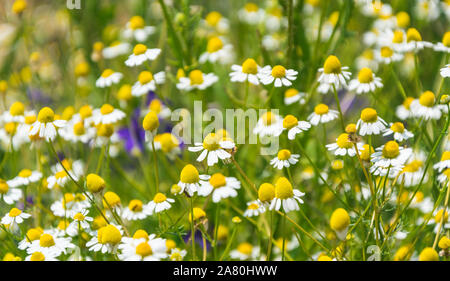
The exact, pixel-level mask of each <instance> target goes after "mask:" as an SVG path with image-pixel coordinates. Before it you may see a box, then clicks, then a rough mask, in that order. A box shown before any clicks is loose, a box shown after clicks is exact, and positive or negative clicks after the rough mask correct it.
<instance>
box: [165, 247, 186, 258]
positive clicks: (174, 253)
mask: <svg viewBox="0 0 450 281" xmlns="http://www.w3.org/2000/svg"><path fill="white" fill-rule="evenodd" d="M186 254H187V251H186V250H180V249H178V248H174V249H171V250H170V254H169V260H171V261H182V260H183V259H184V257H185V256H186Z"/></svg>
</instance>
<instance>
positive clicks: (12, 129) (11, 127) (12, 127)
mask: <svg viewBox="0 0 450 281" xmlns="http://www.w3.org/2000/svg"><path fill="white" fill-rule="evenodd" d="M17 126H18V124H17V123H15V122H9V123H6V124H5V131H6V133H7V134H8V135H10V136H13V135H15V134H16V132H17Z"/></svg>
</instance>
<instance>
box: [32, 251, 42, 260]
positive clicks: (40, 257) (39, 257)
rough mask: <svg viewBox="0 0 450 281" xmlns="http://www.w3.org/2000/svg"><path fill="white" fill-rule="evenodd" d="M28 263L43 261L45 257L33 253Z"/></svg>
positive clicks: (38, 253) (39, 253)
mask: <svg viewBox="0 0 450 281" xmlns="http://www.w3.org/2000/svg"><path fill="white" fill-rule="evenodd" d="M30 261H45V256H44V254H42V253H41V252H34V253H32V254H31V257H30Z"/></svg>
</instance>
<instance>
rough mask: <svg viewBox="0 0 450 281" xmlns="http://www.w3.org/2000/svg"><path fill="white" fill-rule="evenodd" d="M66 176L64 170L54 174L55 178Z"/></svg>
mask: <svg viewBox="0 0 450 281" xmlns="http://www.w3.org/2000/svg"><path fill="white" fill-rule="evenodd" d="M66 176H67V173H66V171H60V172H57V173H56V174H55V178H57V179H62V178H65V177H66Z"/></svg>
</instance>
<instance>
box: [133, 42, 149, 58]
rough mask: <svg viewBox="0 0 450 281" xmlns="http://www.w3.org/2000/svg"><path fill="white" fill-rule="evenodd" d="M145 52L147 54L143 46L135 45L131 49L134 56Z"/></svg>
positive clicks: (145, 47)
mask: <svg viewBox="0 0 450 281" xmlns="http://www.w3.org/2000/svg"><path fill="white" fill-rule="evenodd" d="M145 52H147V46H145V45H144V44H137V45H136V46H134V48H133V54H134V55H136V56H139V55H142V54H145Z"/></svg>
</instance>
